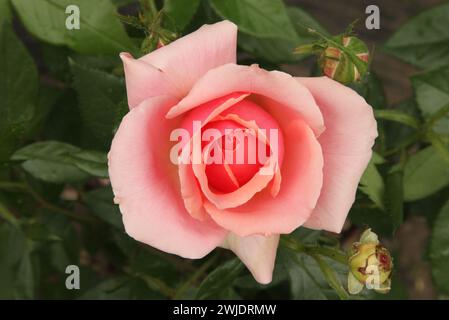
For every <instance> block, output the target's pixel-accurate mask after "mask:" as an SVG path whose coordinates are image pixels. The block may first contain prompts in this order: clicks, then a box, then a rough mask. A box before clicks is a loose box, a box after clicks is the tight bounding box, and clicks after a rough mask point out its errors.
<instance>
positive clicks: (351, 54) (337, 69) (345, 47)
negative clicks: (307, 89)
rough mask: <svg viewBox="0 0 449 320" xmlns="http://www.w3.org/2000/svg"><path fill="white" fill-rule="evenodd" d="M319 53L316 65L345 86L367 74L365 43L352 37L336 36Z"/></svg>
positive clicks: (367, 58)
mask: <svg viewBox="0 0 449 320" xmlns="http://www.w3.org/2000/svg"><path fill="white" fill-rule="evenodd" d="M334 41H335V43H338V44H339V45H341V47H340V46H333V45H332V43H330V44H329V45H328V46H327V47H326V48H325V49H324V50H323V51H322V53H321V55H320V57H319V60H318V63H319V65H320V67H321V69H322V70H323V73H324V74H325V75H326V76H328V77H329V78H332V79H334V80H336V81H338V82H341V83H344V84H347V83H352V82H355V81H359V80H360V79H361V77H363V76H364V75H365V74H366V73H367V72H368V60H369V52H368V48H367V47H366V45H365V43H363V42H362V41H361V40H360V39H358V38H356V37H353V36H337V37H335V38H334Z"/></svg>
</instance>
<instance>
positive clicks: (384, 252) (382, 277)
mask: <svg viewBox="0 0 449 320" xmlns="http://www.w3.org/2000/svg"><path fill="white" fill-rule="evenodd" d="M348 263H349V275H348V289H349V292H350V293H351V294H357V293H359V292H360V291H362V289H363V287H364V286H366V287H367V288H368V289H374V290H375V291H376V292H380V293H387V292H388V291H389V290H390V286H391V272H392V270H393V260H392V258H391V255H390V252H389V251H388V249H387V248H385V247H384V246H382V244H380V243H379V240H378V237H377V235H376V234H375V233H374V232H372V231H371V229H367V230H366V231H365V232H364V233H363V234H362V236H361V237H360V241H359V242H355V243H354V244H353V246H352V249H351V253H350V257H349V261H348Z"/></svg>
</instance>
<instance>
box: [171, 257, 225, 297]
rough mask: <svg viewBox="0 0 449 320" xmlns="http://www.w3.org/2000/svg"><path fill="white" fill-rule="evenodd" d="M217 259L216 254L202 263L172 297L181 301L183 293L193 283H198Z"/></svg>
mask: <svg viewBox="0 0 449 320" xmlns="http://www.w3.org/2000/svg"><path fill="white" fill-rule="evenodd" d="M218 257H219V254H216V255H214V256H213V257H212V258H210V259H209V260H208V261H206V262H205V263H203V264H202V265H201V267H199V268H198V269H197V270H196V271H195V272H194V273H193V274H192V276H191V277H190V278H189V279H188V280H187V281H186V282H184V284H183V285H182V286H181V287H180V288H179V289H178V291H177V292H176V294H175V296H174V299H182V296H183V294H184V293H185V291H187V290H188V289H189V288H190V287H191V286H192V285H193V284H194V283H195V282H197V281H198V279H199V278H200V277H201V276H202V275H203V274H204V273H205V272H206V270H207V269H209V267H210V266H211V265H213V264H214V263H215V262H216V261H217V259H218Z"/></svg>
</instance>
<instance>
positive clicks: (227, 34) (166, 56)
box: [141, 21, 237, 100]
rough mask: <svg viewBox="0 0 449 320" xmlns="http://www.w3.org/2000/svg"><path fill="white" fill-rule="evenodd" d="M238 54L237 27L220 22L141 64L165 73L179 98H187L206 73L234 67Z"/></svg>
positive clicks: (148, 55) (205, 26)
mask: <svg viewBox="0 0 449 320" xmlns="http://www.w3.org/2000/svg"><path fill="white" fill-rule="evenodd" d="M236 54H237V26H236V25H235V24H233V23H232V22H229V21H221V22H218V23H215V24H213V25H204V26H202V27H201V28H199V29H198V30H197V31H195V32H193V33H191V34H188V35H186V36H184V37H182V38H180V39H178V40H176V41H174V42H172V43H170V44H168V45H166V46H164V47H162V48H159V49H157V50H155V51H153V52H151V53H149V54H147V55H146V56H144V57H142V58H141V60H142V61H144V62H146V63H148V64H151V65H152V66H154V67H156V68H158V69H160V70H162V72H163V73H165V74H166V75H167V76H168V78H169V79H170V80H171V81H172V83H173V84H174V85H175V86H176V87H177V89H178V92H179V94H180V95H181V96H184V95H186V94H187V93H188V92H189V91H190V89H191V88H192V86H193V85H194V83H195V82H196V81H197V80H198V79H199V78H200V77H202V76H203V75H204V74H205V73H206V72H207V71H209V70H211V69H213V68H216V67H218V66H221V65H223V64H226V63H235V62H236ZM210 100H211V99H210Z"/></svg>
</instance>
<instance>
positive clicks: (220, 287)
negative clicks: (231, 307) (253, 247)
mask: <svg viewBox="0 0 449 320" xmlns="http://www.w3.org/2000/svg"><path fill="white" fill-rule="evenodd" d="M242 270H243V264H242V263H241V262H240V260H239V259H237V258H235V259H232V260H229V261H227V262H226V263H224V264H222V265H221V266H219V267H218V268H217V269H215V270H214V271H212V272H211V273H210V274H209V275H208V276H207V277H206V279H204V281H203V282H202V283H201V285H200V287H199V288H198V292H197V294H196V299H199V300H204V299H211V298H214V297H217V296H220V293H222V292H224V291H225V290H226V289H228V288H229V287H231V286H232V282H233V281H234V280H235V279H236V278H237V277H238V276H239V275H240V273H241V271H242Z"/></svg>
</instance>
